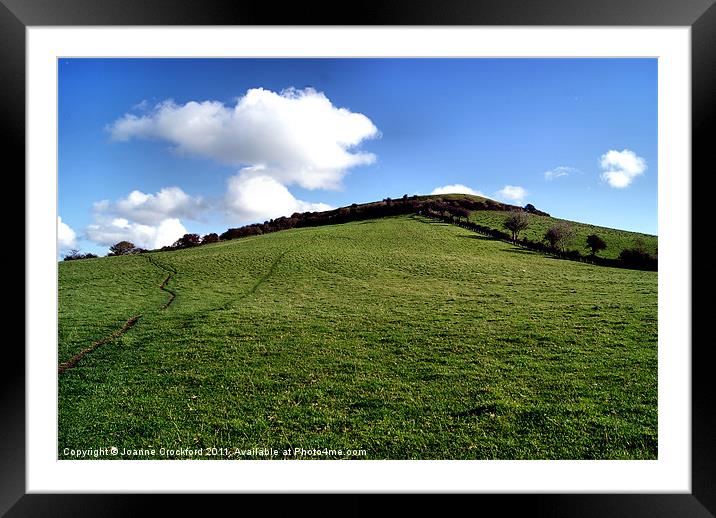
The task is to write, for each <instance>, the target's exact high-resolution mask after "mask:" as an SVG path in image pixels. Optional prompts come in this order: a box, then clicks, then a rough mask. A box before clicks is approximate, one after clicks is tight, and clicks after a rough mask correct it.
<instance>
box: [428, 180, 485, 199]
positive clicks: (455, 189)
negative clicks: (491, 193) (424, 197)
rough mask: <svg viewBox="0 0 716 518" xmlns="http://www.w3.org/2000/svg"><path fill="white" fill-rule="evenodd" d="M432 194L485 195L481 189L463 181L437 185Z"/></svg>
mask: <svg viewBox="0 0 716 518" xmlns="http://www.w3.org/2000/svg"><path fill="white" fill-rule="evenodd" d="M430 194H472V195H473V196H485V195H484V194H482V193H481V192H480V191H476V190H475V189H471V188H470V187H468V186H466V185H463V184H461V183H454V184H451V185H443V186H442V187H435V189H433V190H432V192H431V193H430Z"/></svg>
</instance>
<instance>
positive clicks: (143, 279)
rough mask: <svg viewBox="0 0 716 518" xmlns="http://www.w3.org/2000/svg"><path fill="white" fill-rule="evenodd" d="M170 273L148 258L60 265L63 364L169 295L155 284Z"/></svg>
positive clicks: (111, 258) (59, 351)
mask: <svg viewBox="0 0 716 518" xmlns="http://www.w3.org/2000/svg"><path fill="white" fill-rule="evenodd" d="M165 277H166V272H162V271H161V270H158V269H157V268H156V267H155V266H152V265H151V264H149V261H147V259H146V258H145V257H107V258H102V259H87V260H82V261H64V262H61V263H59V272H58V287H59V288H58V297H59V299H58V319H59V326H58V327H59V350H58V363H63V362H66V361H67V360H69V359H70V358H72V357H73V356H74V355H76V354H78V353H79V352H80V351H82V350H83V349H85V348H87V347H89V345H90V344H91V343H92V342H94V341H96V340H99V339H101V338H104V337H106V336H108V335H110V334H112V333H113V332H114V331H116V330H117V329H119V328H121V327H122V325H123V324H124V323H125V322H126V321H127V319H128V318H130V317H132V316H136V315H138V314H141V313H144V312H147V311H152V310H153V309H154V308H156V307H158V306H159V305H160V304H161V303H162V301H163V300H164V299H165V298H166V294H165V293H163V292H161V291H159V290H158V289H157V288H158V286H159V284H161V282H162V280H163V279H164V278H165Z"/></svg>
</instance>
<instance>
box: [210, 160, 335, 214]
mask: <svg viewBox="0 0 716 518" xmlns="http://www.w3.org/2000/svg"><path fill="white" fill-rule="evenodd" d="M224 208H225V210H226V212H227V213H228V214H229V215H230V216H231V219H232V220H233V221H236V222H237V223H248V222H256V221H265V220H267V219H273V218H279V217H281V216H290V215H291V214H293V213H294V212H320V211H324V210H331V209H332V207H331V206H330V205H327V204H325V203H311V202H306V201H303V200H299V199H297V198H296V197H294V196H293V194H291V192H290V191H289V190H288V188H286V186H285V185H283V184H282V183H281V182H279V181H278V180H276V179H275V178H274V177H272V176H269V175H266V174H263V170H262V169H261V168H258V169H257V168H246V169H242V170H241V171H240V172H239V173H238V174H236V175H234V176H232V177H231V178H229V180H228V184H227V189H226V195H225V198H224Z"/></svg>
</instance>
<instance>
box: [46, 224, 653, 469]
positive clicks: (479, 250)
mask: <svg viewBox="0 0 716 518" xmlns="http://www.w3.org/2000/svg"><path fill="white" fill-rule="evenodd" d="M150 259H151V260H152V261H153V262H150ZM171 271H173V272H176V273H168V272H171ZM167 276H170V279H169V282H168V284H167V289H171V290H172V291H173V292H174V293H175V294H176V298H174V299H173V301H172V303H171V304H170V305H169V306H168V307H167V308H166V309H162V305H163V304H164V303H166V302H167V300H168V299H169V294H168V293H167V292H166V291H163V290H162V289H160V287H159V286H160V284H161V283H162V281H163V280H164V279H165V278H166V277H167ZM59 282H60V290H59V307H60V311H59V361H65V359H66V358H68V357H71V356H72V355H75V354H78V353H79V352H80V351H81V350H82V349H83V348H86V347H87V346H88V345H89V343H90V342H92V341H93V340H96V339H97V338H98V337H100V335H102V334H103V333H105V334H106V333H108V332H111V330H113V329H116V328H118V327H120V326H121V325H122V322H124V321H126V320H127V319H128V318H130V317H131V316H134V315H137V314H141V317H140V319H139V320H138V321H137V323H136V325H134V327H132V328H131V329H129V330H128V331H127V332H126V333H124V334H123V335H121V336H120V337H119V338H117V339H116V340H114V341H112V342H108V343H105V344H103V345H101V346H99V347H98V348H97V349H96V350H94V351H93V352H92V353H90V354H88V355H87V356H85V357H84V358H83V359H82V360H81V361H80V362H79V363H78V364H77V366H76V367H75V368H72V369H69V370H67V371H66V372H64V373H63V374H61V375H60V376H59V456H60V458H71V455H70V454H68V453H67V452H66V450H65V449H66V448H87V446H88V445H94V446H95V447H110V446H116V447H117V448H118V449H119V451H120V452H122V450H123V449H124V448H143V449H149V448H155V449H156V453H155V454H147V453H146V452H143V453H142V454H141V455H139V456H138V457H136V458H160V459H162V458H173V456H172V455H169V456H167V455H164V454H162V453H160V448H168V449H176V448H182V447H183V448H203V450H202V454H203V455H206V453H207V452H211V450H207V448H211V447H215V448H229V449H230V450H229V451H224V450H218V451H217V452H216V453H217V454H218V457H220V458H256V457H245V456H243V455H242V454H241V453H236V452H235V451H234V450H233V448H240V449H242V450H249V449H251V448H275V449H276V450H278V451H279V452H280V453H279V457H272V458H283V457H282V452H283V450H284V449H287V448H297V447H298V448H305V449H311V448H317V449H321V448H329V449H333V450H338V449H340V450H343V451H344V452H345V451H346V450H364V452H359V453H357V454H356V453H355V452H353V454H349V455H347V456H346V455H337V454H334V455H330V454H329V455H322V456H320V457H311V458H373V459H533V458H534V459H537V458H540V459H556V458H562V459H582V458H627V459H637V458H650V459H655V458H656V456H657V274H656V272H644V271H636V270H626V269H617V268H605V267H599V266H594V265H589V264H584V263H578V262H570V261H564V260H559V259H555V258H551V257H548V256H546V255H543V254H539V253H535V252H531V251H528V250H525V249H521V248H517V247H514V246H512V245H510V244H508V243H505V242H501V241H496V240H491V239H487V238H484V237H482V236H480V235H478V234H475V233H473V232H469V231H467V230H465V229H462V228H459V227H456V226H454V225H449V224H445V223H440V222H434V221H431V220H429V219H425V218H421V217H419V216H410V215H404V216H396V217H389V218H382V219H376V220H366V221H356V222H351V223H346V224H340V225H330V226H321V227H315V228H297V229H292V230H286V231H283V232H274V233H270V234H265V235H261V236H256V237H247V238H244V239H237V240H233V241H228V242H221V243H217V244H212V245H205V246H201V247H197V248H192V249H186V250H178V251H172V252H161V253H152V254H143V255H134V256H130V257H108V258H100V259H91V260H87V261H71V262H63V263H60V264H59ZM195 456H197V457H198V456H199V455H195ZM121 457H122V455H121V454H120V455H119V456H118V458H121ZM124 458H129V457H124ZM132 458H135V457H132ZM183 458H186V457H185V456H184V457H183ZM208 458H216V457H208ZM288 458H306V457H302V456H300V455H299V456H298V457H295V456H291V455H289V456H288Z"/></svg>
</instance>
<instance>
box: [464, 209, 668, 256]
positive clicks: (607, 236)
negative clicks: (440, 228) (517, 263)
mask: <svg viewBox="0 0 716 518" xmlns="http://www.w3.org/2000/svg"><path fill="white" fill-rule="evenodd" d="M508 216H509V212H504V211H493V210H484V211H482V210H480V211H475V212H473V213H472V214H470V218H469V219H470V221H472V222H473V223H477V224H478V225H484V226H486V227H490V228H494V229H498V230H502V231H503V232H507V231H506V230H505V228H504V227H503V226H502V224H503V222H504V221H505V219H506V218H507V217H508ZM529 219H530V223H529V226H528V227H527V228H526V229H525V230H523V231H522V232H521V233H520V238H527V239H530V240H532V241H542V240H543V237H544V234H545V232H547V230H549V229H550V227H552V225H554V224H555V223H557V222H559V221H564V222H567V223H569V224H570V225H572V227H573V228H574V230H575V233H574V238H573V239H572V241H571V243H570V244H569V245H568V246H567V249H569V250H578V251H579V252H580V253H582V254H589V253H590V250H589V249H588V248H586V245H587V236H588V235H590V234H597V235H598V236H600V237H601V238H602V239H604V242H605V243H606V244H607V248H606V249H605V250H602V251H600V252H599V253H598V254H597V255H599V256H600V257H606V258H610V259H616V258H618V257H619V254H620V253H621V251H622V250H624V249H626V248H632V247H633V246H634V243H635V240H636V239H642V240H643V241H644V245H645V247H646V251H647V252H649V253H650V254H655V253H656V251H657V250H656V249H657V245H658V238H657V237H656V236H652V235H649V234H640V233H638V232H629V231H627V230H616V229H613V228H606V227H597V226H594V225H587V224H585V223H578V222H576V221H569V220H564V219H559V218H553V217H550V216H538V215H536V214H530V215H529Z"/></svg>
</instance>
